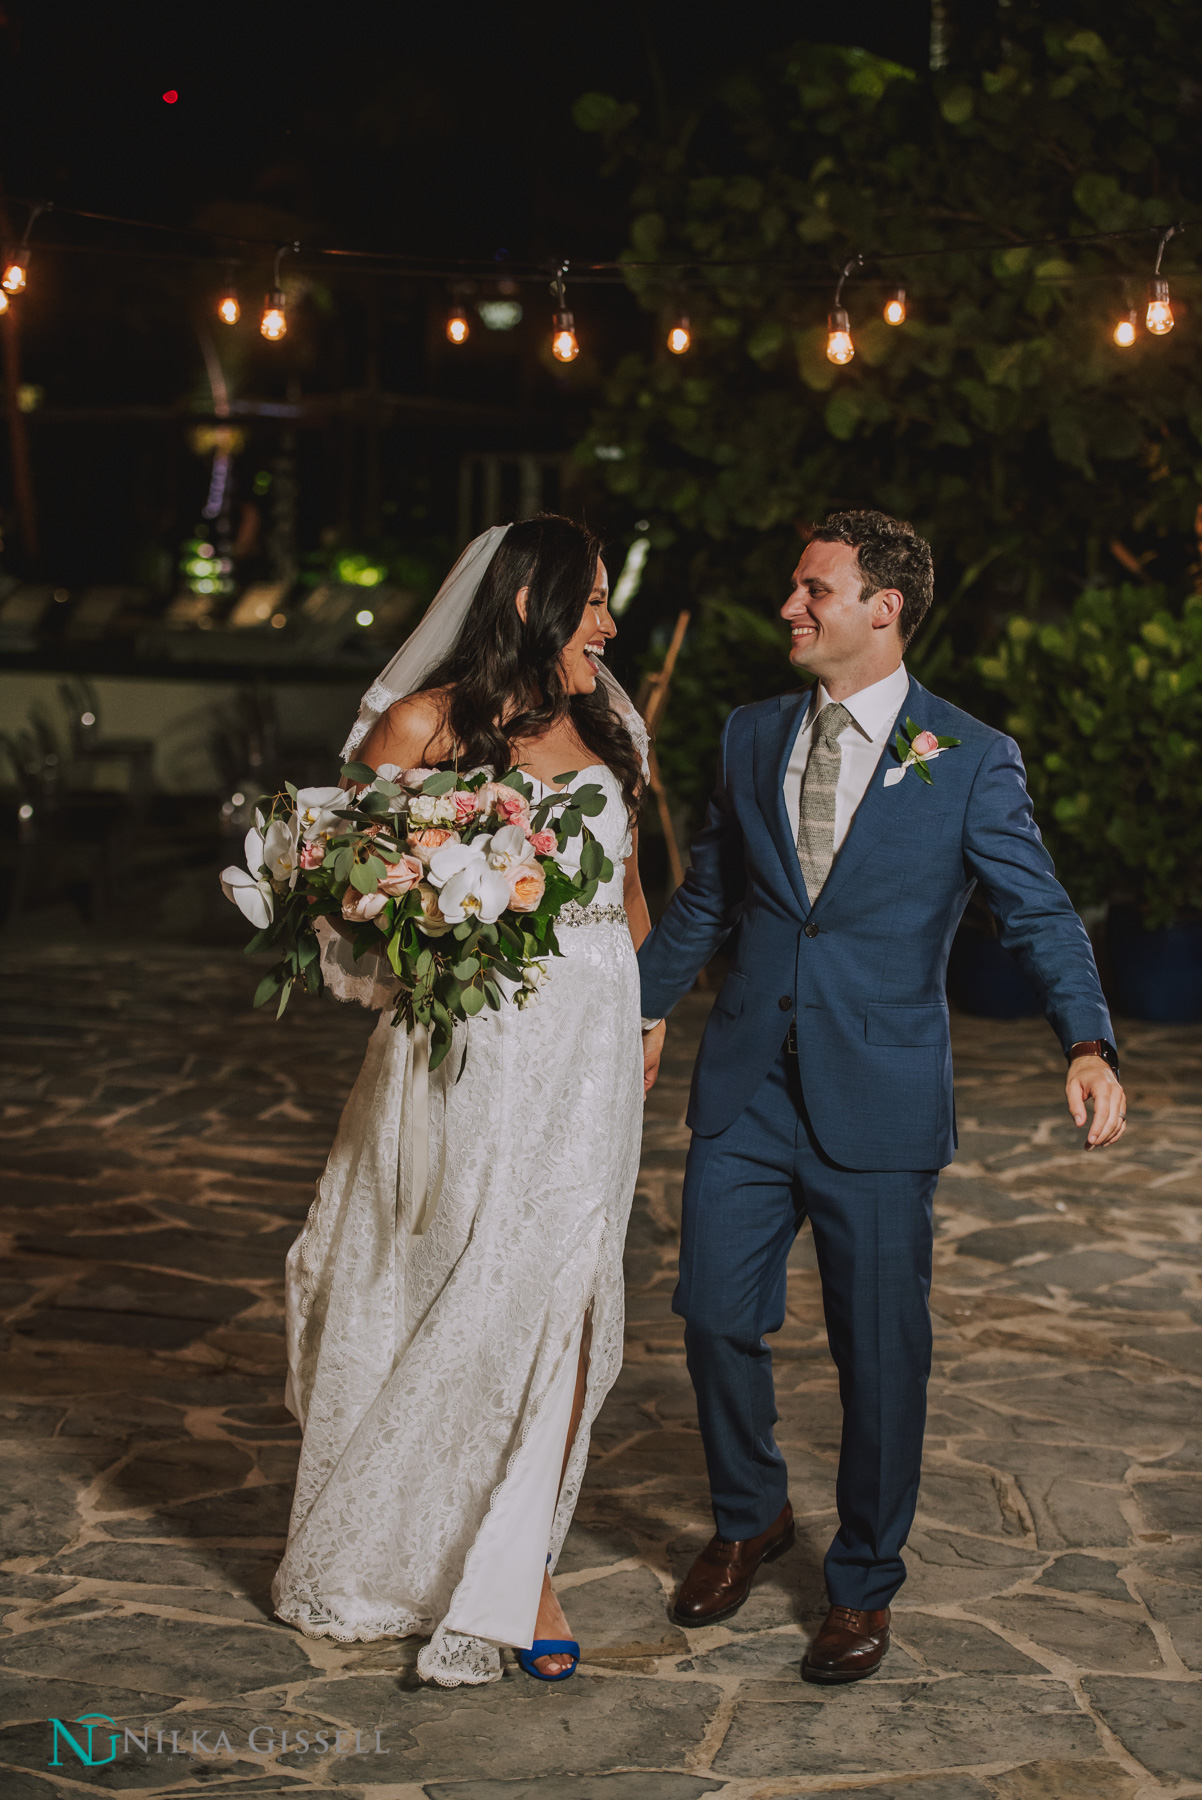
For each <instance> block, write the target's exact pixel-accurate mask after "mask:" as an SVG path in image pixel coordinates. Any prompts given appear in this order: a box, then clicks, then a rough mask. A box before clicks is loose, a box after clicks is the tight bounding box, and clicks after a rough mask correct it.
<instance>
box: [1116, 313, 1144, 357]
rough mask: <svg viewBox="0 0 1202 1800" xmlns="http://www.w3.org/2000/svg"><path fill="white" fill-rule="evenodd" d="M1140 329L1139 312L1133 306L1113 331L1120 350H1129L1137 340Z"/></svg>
mask: <svg viewBox="0 0 1202 1800" xmlns="http://www.w3.org/2000/svg"><path fill="white" fill-rule="evenodd" d="M1138 329H1139V314H1138V313H1137V312H1136V310H1135V308H1134V307H1133V306H1132V307H1130V308H1128V310H1127V311H1126V312H1125V313H1124V314H1123V316H1122V318H1121V319H1119V321H1118V323H1117V324H1116V325H1115V328H1114V331H1113V332H1112V333H1111V335H1112V337H1113V338H1114V341H1115V343H1116V344H1117V345H1118V347H1119V349H1120V350H1129V349H1130V348H1131V346H1132V344H1133V343H1134V342H1135V334H1136V332H1137V330H1138Z"/></svg>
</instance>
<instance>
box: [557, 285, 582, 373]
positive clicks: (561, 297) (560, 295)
mask: <svg viewBox="0 0 1202 1800" xmlns="http://www.w3.org/2000/svg"><path fill="white" fill-rule="evenodd" d="M567 272H568V265H567V263H566V262H565V263H561V264H560V266H559V268H558V270H557V271H556V275H555V279H554V281H553V282H552V283H551V292H552V293H553V294H554V296H555V300H556V308H555V332H554V335H553V337H552V339H551V354H552V356H553V357H554V358H555V360H556V362H561V363H570V362H575V360H576V358H577V357H578V356H579V355H580V345H579V343H578V342H577V339H576V321H575V320H574V319H573V317H572V315H571V313H570V312H569V311H568V303H567V299H566V296H565V294H564V288H563V278H564V276H565V275H566V274H567Z"/></svg>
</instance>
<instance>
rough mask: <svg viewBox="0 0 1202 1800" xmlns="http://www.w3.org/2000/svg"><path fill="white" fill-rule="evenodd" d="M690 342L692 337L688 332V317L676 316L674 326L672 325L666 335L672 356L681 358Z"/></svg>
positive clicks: (686, 315) (683, 314)
mask: <svg viewBox="0 0 1202 1800" xmlns="http://www.w3.org/2000/svg"><path fill="white" fill-rule="evenodd" d="M692 341H693V336H692V333H691V332H690V330H689V315H688V314H687V313H681V314H680V315H679V316H678V318H677V320H676V323H675V325H673V327H672V329H671V331H670V332H669V333H668V348H669V350H670V351H671V352H672V354H673V356H683V355H684V353H685V351H686V350H687V349H688V347H689V345H690V344H691V343H692Z"/></svg>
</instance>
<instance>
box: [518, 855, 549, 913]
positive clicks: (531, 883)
mask: <svg viewBox="0 0 1202 1800" xmlns="http://www.w3.org/2000/svg"><path fill="white" fill-rule="evenodd" d="M508 879H509V904H510V906H511V907H512V908H513V910H514V912H533V911H534V909H535V907H536V906H537V905H538V903H539V901H540V900H541V899H542V897H543V893H544V891H545V889H546V886H547V877H546V875H545V874H544V873H543V869H542V865H541V863H519V864H518V865H517V867H516V868H515V869H512V870H511V871H510V874H509V878H508Z"/></svg>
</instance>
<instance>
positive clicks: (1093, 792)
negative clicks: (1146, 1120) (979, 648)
mask: <svg viewBox="0 0 1202 1800" xmlns="http://www.w3.org/2000/svg"><path fill="white" fill-rule="evenodd" d="M977 666H978V668H979V670H980V672H981V675H982V676H983V678H984V679H985V681H986V682H987V683H988V684H989V685H990V686H991V687H993V688H995V689H996V690H998V691H999V692H1000V693H1002V694H1003V695H1004V696H1005V698H1006V700H1007V701H1008V703H1009V711H1008V713H1007V717H1006V721H1005V723H1006V729H1007V730H1008V731H1009V732H1011V733H1012V735H1013V736H1014V737H1015V738H1016V739H1017V740H1018V743H1019V747H1020V748H1021V750H1022V753H1023V758H1024V760H1025V762H1026V765H1027V777H1028V782H1029V785H1030V789H1031V794H1032V797H1033V799H1034V801H1035V811H1036V816H1037V817H1038V818H1039V820H1040V822H1041V825H1042V827H1043V829H1044V832H1045V836H1046V838H1047V842H1048V848H1049V849H1050V850H1051V852H1052V855H1053V856H1054V857H1055V859H1056V866H1057V872H1058V874H1059V875H1060V878H1061V880H1062V881H1063V882H1064V885H1065V886H1066V888H1067V889H1068V891H1069V893H1070V894H1071V895H1072V898H1073V902H1074V904H1075V905H1076V906H1077V907H1078V909H1083V908H1086V907H1095V906H1099V905H1104V906H1108V907H1109V916H1108V920H1107V947H1108V951H1109V960H1110V968H1111V979H1112V984H1113V998H1114V1000H1115V1003H1116V1006H1117V1008H1118V1010H1119V1011H1121V1012H1125V1013H1129V1014H1131V1015H1133V1016H1134V1017H1135V1018H1142V1019H1157V1020H1165V1021H1180V1022H1186V1021H1191V1020H1198V1019H1202V807H1200V806H1199V788H1200V787H1202V595H1198V594H1190V595H1188V596H1187V597H1186V598H1185V600H1184V601H1181V602H1177V603H1174V602H1173V601H1172V600H1171V599H1170V597H1169V596H1168V595H1167V594H1166V591H1165V590H1164V589H1163V588H1161V587H1156V586H1153V585H1151V584H1146V585H1145V584H1135V583H1129V584H1124V585H1122V586H1120V587H1117V588H1089V589H1086V590H1085V591H1084V592H1083V593H1082V594H1080V595H1079V596H1078V598H1077V600H1076V601H1075V602H1074V604H1073V606H1072V608H1071V610H1070V612H1069V615H1068V617H1067V618H1066V619H1064V620H1062V621H1061V622H1059V623H1055V624H1038V623H1036V622H1035V621H1033V620H1031V619H1028V618H1022V617H1016V618H1012V619H1010V620H1009V622H1008V625H1007V628H1006V632H1005V635H1004V636H1003V639H1002V641H1001V643H1000V645H999V646H998V647H997V649H996V650H995V651H994V652H993V653H992V654H990V655H987V656H982V657H980V658H979V659H978V665H977Z"/></svg>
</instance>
